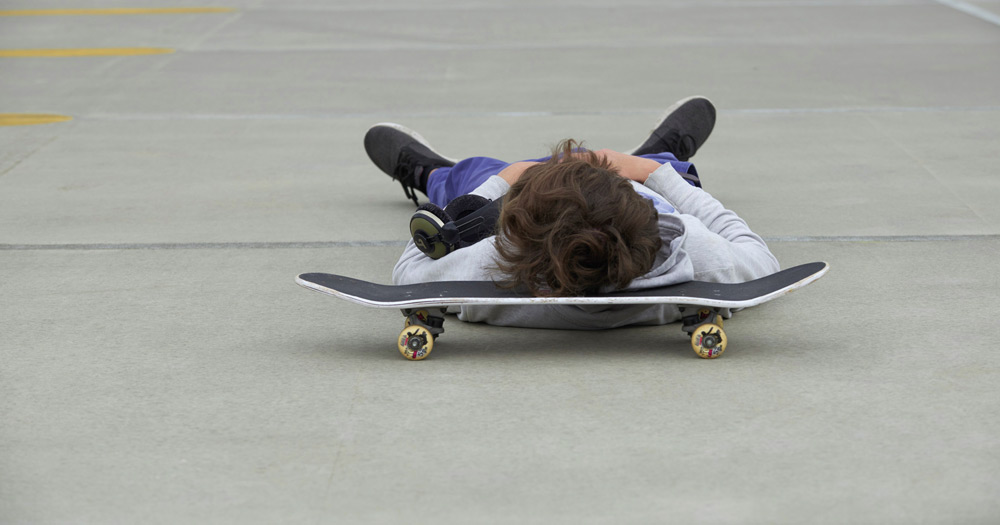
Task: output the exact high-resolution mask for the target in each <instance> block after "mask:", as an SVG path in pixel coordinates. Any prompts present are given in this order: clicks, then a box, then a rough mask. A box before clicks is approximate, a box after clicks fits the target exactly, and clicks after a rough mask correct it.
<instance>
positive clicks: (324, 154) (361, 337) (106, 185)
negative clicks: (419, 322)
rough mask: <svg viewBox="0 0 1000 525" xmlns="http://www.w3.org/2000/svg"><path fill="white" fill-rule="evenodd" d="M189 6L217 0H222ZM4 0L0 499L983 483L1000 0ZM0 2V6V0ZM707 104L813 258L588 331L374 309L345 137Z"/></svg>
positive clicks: (751, 209) (496, 501)
mask: <svg viewBox="0 0 1000 525" xmlns="http://www.w3.org/2000/svg"><path fill="white" fill-rule="evenodd" d="M164 4H167V3H166V2H160V3H158V2H154V1H145V0H143V1H139V0H136V1H130V2H124V1H122V0H108V1H107V2H100V1H98V0H85V1H75V2H73V3H72V6H67V5H65V3H60V2H56V1H55V0H45V1H42V2H38V1H34V0H32V1H28V0H3V1H0V10H6V11H12V10H21V9H29V8H30V9H44V8H51V9H55V8H64V7H74V8H88V7H89V8H98V7H102V8H103V7H162V6H164ZM215 5H216V6H217V5H219V4H215ZM225 6H229V7H234V8H236V9H235V10H233V11H228V12H220V13H182V14H179V13H172V14H135V15H121V14H103V15H87V16H81V15H72V14H61V15H55V14H51V13H49V14H43V15H36V16H3V17H0V50H33V49H69V48H73V49H77V48H100V49H106V48H141V47H153V48H167V49H172V50H173V52H172V53H169V54H155V55H134V56H113V55H108V56H82V57H81V56H74V57H47V56H43V57H33V58H23V57H9V56H0V78H2V82H0V113H51V114H59V115H65V116H69V117H72V120H69V121H66V122H61V123H54V124H43V125H33V126H13V127H0V522H3V523H216V522H219V523H298V522H309V523H394V522H414V523H546V524H548V523H661V522H673V523H694V522H705V523H802V522H806V523H914V522H921V523H996V522H998V521H1000V498H998V495H1000V438H998V437H997V436H998V435H1000V418H998V416H1000V353H998V352H997V346H998V344H997V343H998V337H997V335H996V326H997V313H1000V308H998V306H997V302H996V297H997V296H998V295H1000V278H998V276H997V274H998V269H1000V263H998V262H997V261H998V256H1000V207H998V206H997V202H998V201H1000V177H998V176H997V166H998V165H1000V89H998V86H1000V53H998V49H1000V2H998V1H997V0H989V1H987V0H978V1H969V2H958V1H951V0H949V1H945V0H939V1H929V0H913V1H908V0H885V1H881V0H856V1H852V0H842V1H838V0H815V1H814V0H769V1H755V0H746V1H737V0H718V1H710V2H693V1H685V0H678V1H664V0H630V1H627V2H624V3H613V2H608V1H607V0H583V1H579V0H574V1H572V2H570V1H567V0H547V1H535V0H532V1H528V0H514V1H510V2H475V3H467V2H461V1H458V0H433V1H426V2H415V1H411V2H383V1H379V2H371V1H362V0H348V1H343V2H336V3H335V2H327V1H322V0H293V1H278V0H234V1H231V2H226V3H225ZM8 14H9V13H8ZM691 94H703V95H706V96H708V97H709V98H711V99H712V100H713V101H714V102H715V103H716V105H717V106H718V108H719V111H720V112H719V119H718V123H717V126H716V130H715V133H714V134H713V136H712V138H711V139H710V141H709V142H708V144H707V145H706V146H705V147H704V148H703V149H702V150H701V151H699V153H698V155H697V156H696V157H695V159H694V160H695V161H696V163H697V165H698V168H699V171H700V172H701V174H702V176H703V179H704V181H705V186H706V189H708V190H709V191H710V192H712V193H713V194H714V195H715V196H717V197H718V198H719V199H720V200H722V201H723V202H724V203H726V204H727V206H729V207H730V208H731V209H734V210H735V211H737V212H738V213H740V214H741V215H742V216H743V217H744V218H746V219H747V221H748V222H749V223H750V225H751V226H752V227H753V228H754V229H755V230H756V231H757V232H759V233H760V234H761V235H763V236H765V237H766V238H767V240H768V241H769V244H770V246H771V247H772V250H773V251H774V252H775V254H776V255H777V256H778V258H779V259H780V260H781V262H782V265H783V266H785V267H788V266H793V265H796V264H800V263H804V262H810V261H815V260H824V261H828V262H829V263H830V264H831V266H832V270H831V272H830V273H829V274H828V275H827V276H826V277H824V278H823V279H822V280H820V281H819V282H817V283H816V284H814V285H812V286H810V287H809V288H807V289H805V290H803V291H801V292H798V293H796V294H793V295H791V296H790V297H788V298H784V299H782V300H779V301H775V302H773V303H769V304H767V305H764V306H762V307H759V308H756V309H751V310H747V311H745V312H742V313H740V314H737V316H736V317H735V318H734V319H733V320H732V321H730V322H729V323H727V325H726V327H727V332H728V333H729V335H730V338H731V344H730V348H729V350H728V351H727V352H726V354H725V355H724V356H723V357H722V358H720V359H717V360H714V361H706V360H701V359H698V358H697V357H696V356H695V355H694V353H693V352H692V351H691V349H690V346H689V343H688V341H687V340H686V337H685V336H684V335H683V333H681V331H680V329H679V328H678V327H676V326H670V327H654V328H632V329H622V330H617V331H609V332H601V333H580V332H562V331H544V330H534V331H533V330H519V329H510V328H495V327H489V326H483V325H468V324H463V323H460V322H458V321H455V320H451V321H449V323H448V324H447V328H448V332H447V333H446V334H445V336H444V337H443V338H442V339H440V340H439V342H438V345H436V347H435V350H434V354H433V355H432V356H431V358H430V359H428V360H426V361H422V362H418V363H414V362H409V361H405V360H404V359H402V358H401V357H400V356H399V354H398V353H397V351H396V349H395V347H394V342H393V339H394V337H395V335H396V334H397V333H398V330H399V328H400V325H401V317H400V316H399V315H398V313H397V312H393V311H385V310H381V311H380V310H367V309H364V308H360V307H357V306H355V305H352V304H348V303H346V302H341V301H337V300H335V299H333V298H330V297H325V296H322V295H320V294H316V293H312V292H308V291H306V290H303V289H301V288H299V287H297V286H295V284H294V282H293V279H294V276H295V275H296V274H298V273H300V272H306V271H326V272H332V273H342V274H347V275H352V276H356V277H360V278H363V279H369V280H375V281H379V282H388V281H389V277H390V271H391V268H392V265H393V264H394V262H395V259H396V257H397V256H398V254H399V252H400V251H401V248H402V245H403V241H404V240H405V239H406V236H407V231H406V225H407V221H408V218H409V215H410V213H411V212H412V209H413V206H412V204H410V203H409V202H408V201H407V200H406V199H405V198H404V197H403V194H402V191H401V190H400V189H399V187H398V185H396V184H395V183H393V182H392V181H390V180H389V179H388V177H385V176H384V175H382V174H381V173H380V172H378V171H377V169H376V168H374V166H372V165H371V164H370V162H369V161H368V159H367V157H366V156H365V153H364V151H363V149H362V147H361V137H362V136H363V134H364V131H365V130H366V129H367V127H368V126H369V125H371V124H373V123H375V122H379V121H384V120H391V121H396V122H400V123H402V124H405V125H407V126H409V127H412V128H415V129H418V130H420V131H421V132H422V133H423V134H424V136H425V137H427V138H428V139H429V140H430V141H431V142H432V143H434V144H435V145H436V146H437V147H438V148H439V149H441V150H442V151H443V152H445V153H446V154H448V155H450V156H455V157H461V156H467V155H490V156H496V157H501V158H508V159H511V160H514V159H518V158H526V157H531V156H538V155H540V154H543V153H544V152H545V150H546V148H547V147H548V146H549V145H551V144H553V143H554V142H555V141H557V140H558V139H560V138H564V137H569V136H572V137H575V138H578V139H585V140H586V141H587V142H588V144H589V145H591V146H593V147H610V148H619V149H627V148H629V147H632V146H634V145H636V144H637V143H639V142H640V141H641V140H643V139H644V138H645V135H646V134H647V133H648V131H649V129H651V127H652V125H653V124H654V123H655V122H656V120H657V118H658V117H659V115H660V113H661V112H662V110H663V109H664V108H665V107H666V106H667V105H669V104H670V103H672V102H673V101H675V100H677V99H679V98H682V97H684V96H688V95H691Z"/></svg>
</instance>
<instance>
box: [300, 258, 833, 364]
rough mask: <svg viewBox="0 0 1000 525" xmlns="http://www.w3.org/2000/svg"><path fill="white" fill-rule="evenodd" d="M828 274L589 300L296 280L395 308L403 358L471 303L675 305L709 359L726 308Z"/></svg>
mask: <svg viewBox="0 0 1000 525" xmlns="http://www.w3.org/2000/svg"><path fill="white" fill-rule="evenodd" d="M827 270H829V265H827V264H826V263H825V262H814V263H809V264H803V265H801V266H795V267H793V268H788V269H786V270H782V271H780V272H776V273H773V274H771V275H768V276H765V277H761V278H760V279H756V280H753V281H747V282H744V283H736V284H722V283H710V282H703V281H689V282H685V283H679V284H674V285H670V286H662V287H658V288H647V289H643V290H632V291H621V292H613V293H606V294H596V295H589V296H583V297H535V296H531V295H526V294H523V293H518V292H516V291H514V290H507V289H503V288H498V287H497V286H496V285H495V284H494V283H492V282H490V281H439V282H428V283H417V284H408V285H385V284H376V283H371V282H368V281H362V280H360V279H353V278H351V277H345V276H342V275H333V274H328V273H303V274H301V275H299V276H298V277H297V278H296V280H295V281H296V282H297V283H298V284H299V285H301V286H303V287H306V288H309V289H311V290H315V291H318V292H322V293H325V294H329V295H333V296H335V297H339V298H341V299H344V300H347V301H350V302H352V303H357V304H360V305H363V306H368V307H372V308H394V309H400V310H402V311H403V315H404V316H405V317H406V319H405V321H404V325H405V326H404V328H403V331H402V332H401V333H400V336H399V339H398V340H397V347H398V349H399V351H400V352H401V353H402V354H403V356H404V357H406V358H408V359H412V360H419V359H423V358H424V357H427V355H428V354H430V351H431V349H432V348H433V344H434V340H435V339H436V338H437V337H438V336H439V335H441V333H443V332H444V328H443V325H444V313H445V310H446V309H447V308H448V307H451V306H470V305H532V304H535V305H538V304H549V305H552V304H563V305H610V304H672V305H676V306H678V307H679V308H680V309H681V313H682V315H683V314H685V313H687V314H688V315H686V316H684V317H683V319H682V322H683V326H682V328H683V330H684V331H685V332H687V333H688V334H690V335H691V345H692V347H693V348H694V350H695V352H696V353H697V354H698V355H699V356H701V357H704V358H709V359H713V358H716V357H718V356H719V355H721V354H722V352H724V351H725V348H726V346H727V345H728V339H727V337H726V335H725V332H724V331H723V329H722V324H723V321H722V317H721V315H719V314H720V311H721V310H722V309H723V308H748V307H751V306H757V305H759V304H763V303H766V302H768V301H771V300H774V299H776V298H778V297H781V296H783V295H785V294H788V293H789V292H792V291H794V290H797V289H799V288H802V287H803V286H806V285H808V284H810V283H812V282H813V281H815V280H817V279H819V278H820V277H822V276H823V275H824V274H826V272H827Z"/></svg>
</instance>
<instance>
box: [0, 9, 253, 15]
mask: <svg viewBox="0 0 1000 525" xmlns="http://www.w3.org/2000/svg"><path fill="white" fill-rule="evenodd" d="M232 11H236V9H235V8H232V7H154V8H144V7H122V8H110V9H18V10H4V11H0V16H63V15H181V14H189V13H229V12H232Z"/></svg>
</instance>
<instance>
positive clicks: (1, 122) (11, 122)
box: [0, 113, 73, 126]
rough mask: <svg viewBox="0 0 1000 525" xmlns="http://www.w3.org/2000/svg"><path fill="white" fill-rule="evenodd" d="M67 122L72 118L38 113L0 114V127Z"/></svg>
mask: <svg viewBox="0 0 1000 525" xmlns="http://www.w3.org/2000/svg"><path fill="white" fill-rule="evenodd" d="M67 120H73V117H67V116H66V115H45V114H39V113H0V126H31V125H32V124H52V123H53V122H65V121H67Z"/></svg>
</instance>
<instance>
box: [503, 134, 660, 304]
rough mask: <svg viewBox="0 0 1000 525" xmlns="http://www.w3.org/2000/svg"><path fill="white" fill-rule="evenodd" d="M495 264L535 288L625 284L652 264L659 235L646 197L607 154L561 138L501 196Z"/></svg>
mask: <svg viewBox="0 0 1000 525" xmlns="http://www.w3.org/2000/svg"><path fill="white" fill-rule="evenodd" d="M497 230H498V235H497V242H496V246H497V251H498V252H499V256H500V258H499V260H498V261H497V266H498V268H499V269H500V270H501V271H502V272H503V273H504V274H506V275H507V276H508V277H509V278H510V281H508V282H505V283H500V284H501V286H504V287H507V288H517V287H524V288H526V289H527V290H528V291H529V292H530V293H531V294H532V295H536V296H563V297H564V296H580V295H590V294H594V293H596V292H598V291H599V290H600V289H601V288H603V287H605V286H609V285H611V286H613V287H615V288H617V289H621V288H625V287H627V286H628V284H629V283H630V282H632V280H633V279H635V278H636V277H639V276H641V275H643V274H645V273H647V272H648V271H649V270H650V269H651V268H652V266H653V261H654V259H655V257H656V253H657V252H658V251H659V250H660V248H661V246H662V244H663V241H661V240H660V235H659V229H658V226H657V213H656V208H654V207H653V203H652V202H651V201H650V200H649V199H646V198H644V197H642V196H641V195H639V194H638V193H637V192H636V191H635V189H633V188H632V186H631V184H630V183H629V181H628V180H626V179H625V178H623V177H621V176H619V175H618V172H617V170H616V169H615V168H614V166H613V165H612V164H611V162H610V161H608V160H607V159H606V158H604V157H601V156H599V155H597V154H595V153H594V152H592V151H587V150H583V149H582V148H579V144H578V143H577V142H576V141H573V140H564V141H562V142H560V143H559V145H558V146H556V147H555V149H554V150H553V152H552V157H551V158H550V159H549V160H548V161H546V162H543V163H540V164H537V165H534V166H531V167H529V168H528V169H526V170H525V171H524V173H523V174H522V175H521V178H520V179H518V181H517V182H515V183H514V185H513V186H511V188H510V191H509V192H508V193H507V195H506V197H505V198H504V203H503V208H502V211H501V213H500V220H499V223H498V228H497Z"/></svg>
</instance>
